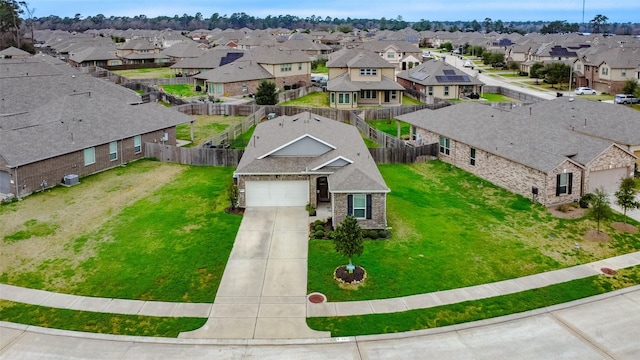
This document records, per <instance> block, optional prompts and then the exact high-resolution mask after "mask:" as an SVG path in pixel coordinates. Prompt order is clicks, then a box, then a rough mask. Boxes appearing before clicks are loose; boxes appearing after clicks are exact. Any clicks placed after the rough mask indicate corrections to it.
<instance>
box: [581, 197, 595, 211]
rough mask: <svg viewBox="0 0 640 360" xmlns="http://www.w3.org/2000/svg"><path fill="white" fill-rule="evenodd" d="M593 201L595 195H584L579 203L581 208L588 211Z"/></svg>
mask: <svg viewBox="0 0 640 360" xmlns="http://www.w3.org/2000/svg"><path fill="white" fill-rule="evenodd" d="M591 200H593V194H584V195H582V197H581V198H580V201H578V205H580V207H581V208H583V209H586V208H588V207H589V203H590V202H591Z"/></svg>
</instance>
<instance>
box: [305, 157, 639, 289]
mask: <svg viewBox="0 0 640 360" xmlns="http://www.w3.org/2000/svg"><path fill="white" fill-rule="evenodd" d="M379 168H380V171H381V173H382V175H383V177H384V179H385V181H386V182H387V185H388V186H389V188H390V189H391V192H390V193H389V194H388V196H387V218H388V222H389V225H390V226H391V227H392V233H393V237H392V238H391V239H388V240H384V241H380V240H374V241H366V242H365V246H364V253H363V254H362V256H360V257H358V258H355V259H354V263H355V264H356V265H359V266H362V267H364V268H365V269H366V271H367V280H366V282H365V284H364V285H361V286H360V287H359V288H358V289H357V290H351V291H349V290H343V289H341V288H340V287H339V286H338V284H337V282H336V281H335V280H334V279H333V271H334V270H335V269H336V268H337V267H338V266H340V265H344V264H345V263H346V259H344V258H342V257H340V256H338V255H337V254H336V252H335V251H334V249H333V244H332V242H331V241H327V240H312V241H310V243H309V260H308V261H309V275H308V279H309V280H308V290H309V292H316V291H317V292H321V293H323V294H325V295H326V296H327V298H328V300H329V301H349V300H369V299H382V298H391V297H398V296H408V295H414V294H421V293H429V292H434V291H439V290H446V289H453V288H460V287H466V286H472V285H478V284H484V283H489V282H494V281H500V280H506V279H510V278H515V277H521V276H526V275H531V274H536V273H540V272H544V271H549V270H554V269H559V268H563V267H568V266H572V265H577V264H581V263H586V262H590V261H595V260H599V259H603V258H607V257H611V256H615V255H620V254H623V253H628V252H632V251H637V250H638V249H640V237H639V236H637V235H632V234H624V233H618V232H616V231H615V230H614V229H613V228H611V227H610V226H609V225H608V224H604V225H603V226H602V228H603V229H604V231H605V232H607V233H608V234H609V236H611V238H612V240H611V242H609V243H602V242H591V241H587V240H584V239H583V234H584V233H585V232H586V231H587V230H589V229H595V227H596V224H595V222H594V221H592V220H589V219H587V218H583V219H577V220H566V219H559V218H555V217H552V216H551V215H550V213H549V212H548V211H547V210H546V209H545V208H544V207H543V206H541V205H536V204H533V203H531V201H530V200H528V199H526V198H523V197H521V196H517V195H514V194H512V193H510V192H508V191H506V190H504V189H502V188H499V187H496V186H494V185H492V184H491V183H489V182H487V181H484V180H482V179H479V178H477V177H475V176H473V175H471V174H469V173H467V172H464V171H462V170H459V169H457V168H455V167H453V166H451V165H449V164H446V163H443V162H440V161H432V162H428V163H420V164H414V165H381V166H380V167H379ZM612 221H621V215H615V216H614V218H613V219H612ZM635 224H637V222H636V223H635ZM576 242H578V243H579V244H580V246H581V250H580V251H579V252H576V251H574V250H573V249H574V245H575V243H576Z"/></svg>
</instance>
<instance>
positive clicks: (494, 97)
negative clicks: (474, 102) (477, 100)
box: [482, 93, 515, 102]
mask: <svg viewBox="0 0 640 360" xmlns="http://www.w3.org/2000/svg"><path fill="white" fill-rule="evenodd" d="M482 98H483V99H485V100H487V101H490V102H513V101H515V99H512V98H510V97H507V96H504V95H501V94H490V93H485V94H482Z"/></svg>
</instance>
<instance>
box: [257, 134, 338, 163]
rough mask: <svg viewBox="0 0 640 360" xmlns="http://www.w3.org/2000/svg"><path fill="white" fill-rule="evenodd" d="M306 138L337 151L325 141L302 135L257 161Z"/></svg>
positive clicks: (259, 158)
mask: <svg viewBox="0 0 640 360" xmlns="http://www.w3.org/2000/svg"><path fill="white" fill-rule="evenodd" d="M306 137H309V138H311V139H313V140H315V141H317V142H319V143H321V144H324V145H326V146H328V147H330V148H331V149H333V150H335V149H337V148H336V147H335V146H333V145H331V144H329V143H328V142H326V141H324V140H320V139H318V138H317V137H315V136H313V135H309V134H304V135H302V136H300V137H298V138H296V139H293V140H291V141H289V142H288V143H286V144H284V145H280V146H278V147H277V148H275V149H273V150H271V151H269V152H268V153H266V154H264V155H262V156H259V157H258V160H261V159H264V158H266V157H267V156H269V155H271V154H273V153H275V152H276V151H278V150H281V149H284V148H286V147H287V146H289V145H291V144H293V143H295V142H298V141H300V140H302V139H304V138H306Z"/></svg>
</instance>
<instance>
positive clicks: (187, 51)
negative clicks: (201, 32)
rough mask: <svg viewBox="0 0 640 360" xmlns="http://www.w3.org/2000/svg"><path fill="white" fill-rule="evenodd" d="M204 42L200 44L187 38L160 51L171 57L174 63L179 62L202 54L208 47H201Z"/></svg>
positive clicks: (170, 59)
mask: <svg viewBox="0 0 640 360" xmlns="http://www.w3.org/2000/svg"><path fill="white" fill-rule="evenodd" d="M201 45H202V44H198V43H197V42H195V41H191V40H187V41H182V42H179V43H176V44H174V45H171V47H168V48H166V49H163V50H162V51H161V52H160V53H161V54H162V55H164V56H166V57H168V58H169V61H171V62H172V63H177V62H178V61H180V60H184V59H194V58H198V57H200V56H202V54H204V53H205V52H206V49H203V48H202V47H201Z"/></svg>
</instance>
